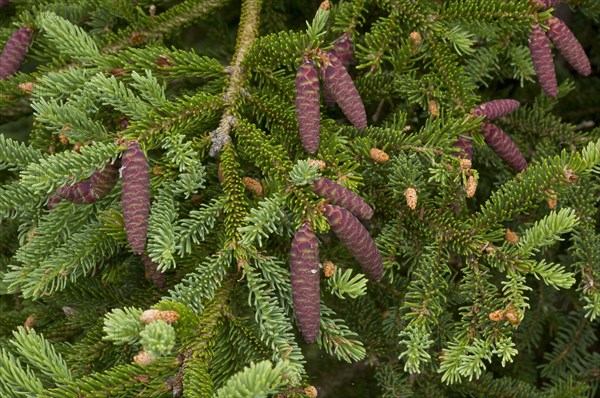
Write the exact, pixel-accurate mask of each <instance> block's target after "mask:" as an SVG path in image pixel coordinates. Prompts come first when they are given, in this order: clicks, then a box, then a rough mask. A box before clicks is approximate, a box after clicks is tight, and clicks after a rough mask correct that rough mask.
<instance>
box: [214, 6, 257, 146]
mask: <svg viewBox="0 0 600 398" xmlns="http://www.w3.org/2000/svg"><path fill="white" fill-rule="evenodd" d="M261 7H262V0H244V1H243V3H242V15H241V17H240V26H239V30H238V35H237V41H236V46H235V53H234V55H233V58H232V60H231V64H230V66H229V70H230V76H229V82H228V84H227V88H226V89H225V92H224V93H223V99H224V106H225V110H224V112H223V116H222V117H221V121H220V123H219V127H218V128H217V130H215V131H214V132H212V133H211V139H212V147H211V148H210V155H211V156H215V155H216V154H217V153H219V152H220V151H221V148H222V147H223V145H225V144H226V143H227V142H229V141H230V140H231V138H230V135H231V129H232V127H233V125H234V124H235V123H236V122H237V116H236V115H237V107H238V106H239V104H238V102H239V101H240V99H241V96H242V94H243V89H244V87H243V85H244V80H245V79H246V74H247V71H245V70H244V69H243V68H242V63H243V62H244V58H245V56H246V53H247V52H248V50H249V49H250V47H251V46H252V44H253V43H254V41H255V39H256V36H257V34H258V24H259V22H260V9H261Z"/></svg>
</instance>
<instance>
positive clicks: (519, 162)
mask: <svg viewBox="0 0 600 398" xmlns="http://www.w3.org/2000/svg"><path fill="white" fill-rule="evenodd" d="M481 130H482V132H483V137H484V138H485V142H486V143H487V144H488V145H489V146H490V148H492V149H493V150H494V152H496V153H497V154H498V156H500V158H502V160H504V161H505V162H506V163H508V164H509V165H510V166H511V167H512V168H513V169H515V171H521V170H523V169H525V168H526V167H527V161H526V160H525V158H524V157H523V154H522V153H521V151H520V150H519V148H517V146H516V145H515V143H514V142H513V141H512V140H511V139H510V137H509V136H508V134H506V133H505V132H504V131H503V130H502V129H501V128H500V127H498V126H496V125H493V124H489V123H484V124H483V126H482V128H481Z"/></svg>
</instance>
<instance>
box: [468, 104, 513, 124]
mask: <svg viewBox="0 0 600 398" xmlns="http://www.w3.org/2000/svg"><path fill="white" fill-rule="evenodd" d="M519 106H521V103H520V102H519V101H517V100H513V99H499V100H494V101H489V102H485V103H483V104H480V105H477V106H476V107H475V108H474V109H473V110H472V111H471V113H472V114H473V115H475V116H485V118H486V119H487V120H494V119H497V118H499V117H502V116H506V115H508V114H510V113H513V112H514V111H516V110H517V109H519Z"/></svg>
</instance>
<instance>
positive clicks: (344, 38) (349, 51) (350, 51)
mask: <svg viewBox="0 0 600 398" xmlns="http://www.w3.org/2000/svg"><path fill="white" fill-rule="evenodd" d="M331 53H332V54H335V55H336V56H337V57H338V58H339V59H340V61H342V64H343V65H344V66H345V67H346V69H348V66H349V65H350V63H352V61H353V60H354V48H353V46H352V40H351V39H350V33H344V34H343V35H341V36H340V37H339V38H338V39H337V40H336V41H335V43H333V50H332V51H331ZM323 101H325V105H327V106H334V105H335V98H334V97H333V94H332V93H331V90H330V89H329V86H326V85H323Z"/></svg>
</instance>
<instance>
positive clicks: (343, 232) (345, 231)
mask: <svg viewBox="0 0 600 398" xmlns="http://www.w3.org/2000/svg"><path fill="white" fill-rule="evenodd" d="M324 209H325V217H327V221H328V222H329V225H331V229H332V230H333V232H334V233H335V234H336V235H337V237H338V238H339V239H340V241H341V242H342V243H343V244H344V246H346V247H347V248H348V251H350V253H352V255H353V256H354V258H355V259H356V261H358V263H359V264H360V265H361V266H362V268H363V271H364V272H365V274H366V275H367V278H369V279H372V280H376V281H378V280H380V279H381V277H382V276H383V259H382V258H381V253H379V250H378V249H377V246H375V242H374V241H373V239H372V238H371V235H369V232H368V231H367V230H366V228H365V227H364V226H363V225H362V224H361V223H360V221H359V220H358V219H357V218H356V217H354V216H353V215H352V213H350V212H349V211H348V210H346V209H344V208H343V207H340V206H336V205H325V206H324Z"/></svg>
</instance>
